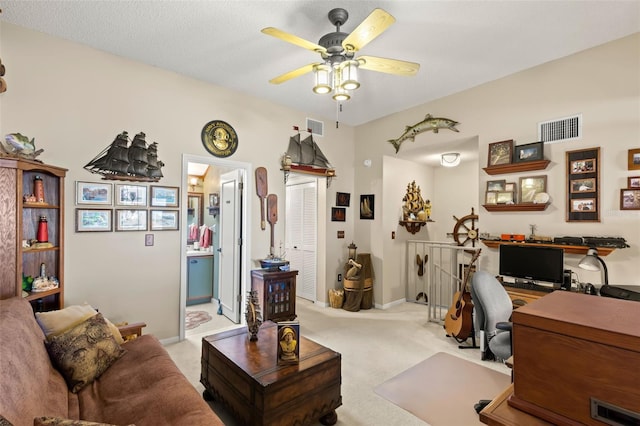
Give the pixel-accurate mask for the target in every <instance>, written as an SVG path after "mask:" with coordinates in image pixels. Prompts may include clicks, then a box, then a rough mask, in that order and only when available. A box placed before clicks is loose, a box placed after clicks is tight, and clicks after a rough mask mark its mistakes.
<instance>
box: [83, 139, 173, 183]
mask: <svg viewBox="0 0 640 426" xmlns="http://www.w3.org/2000/svg"><path fill="white" fill-rule="evenodd" d="M145 136H146V135H145V134H144V133H143V132H140V133H138V134H137V135H135V137H134V138H133V140H132V141H131V143H129V134H128V133H127V132H126V131H123V132H122V133H120V134H119V135H117V136H116V138H115V139H114V141H113V142H112V143H111V144H110V145H109V146H107V147H106V148H105V149H104V150H102V152H100V154H98V155H97V156H96V157H95V158H94V159H93V160H91V161H90V162H89V163H87V164H86V165H85V166H84V168H85V169H86V170H88V171H90V172H91V173H96V174H99V175H102V179H104V180H124V181H133V182H158V181H159V180H160V178H162V177H163V175H162V170H161V169H162V167H163V166H164V163H163V162H162V161H159V160H158V143H157V142H153V143H151V144H149V145H147V141H146V140H145Z"/></svg>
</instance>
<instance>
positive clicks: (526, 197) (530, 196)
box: [518, 176, 547, 203]
mask: <svg viewBox="0 0 640 426" xmlns="http://www.w3.org/2000/svg"><path fill="white" fill-rule="evenodd" d="M519 188H520V190H519V191H518V192H519V193H520V202H521V203H533V201H534V200H535V198H536V195H537V194H539V193H541V192H547V176H528V177H521V178H520V185H519Z"/></svg>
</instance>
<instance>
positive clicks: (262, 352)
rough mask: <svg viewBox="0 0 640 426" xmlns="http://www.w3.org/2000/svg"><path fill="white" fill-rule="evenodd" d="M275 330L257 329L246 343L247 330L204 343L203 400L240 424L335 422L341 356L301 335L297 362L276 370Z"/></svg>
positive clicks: (268, 324)
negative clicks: (224, 410)
mask: <svg viewBox="0 0 640 426" xmlns="http://www.w3.org/2000/svg"><path fill="white" fill-rule="evenodd" d="M276 333H277V327H276V324H275V323H272V322H270V321H268V322H266V323H265V324H263V325H262V327H260V331H259V333H258V341H256V342H250V341H249V338H248V336H247V330H246V328H244V327H243V328H238V329H235V330H229V331H225V332H222V333H217V334H213V335H211V336H207V337H204V338H203V339H202V370H201V374H200V382H201V383H202V384H203V385H204V387H205V391H204V392H203V397H204V398H205V399H217V400H219V401H220V402H222V403H223V404H224V405H225V406H227V407H228V408H229V409H230V410H231V411H232V412H233V414H234V416H235V417H236V418H237V419H238V420H239V421H240V423H241V424H244V425H251V426H253V425H263V426H266V425H269V426H285V425H306V424H311V423H314V422H316V421H318V420H320V422H321V423H322V424H325V425H333V424H335V423H336V422H337V420H338V416H337V414H336V411H335V410H336V408H338V407H339V406H340V405H342V396H341V395H340V384H341V380H342V376H341V355H340V354H339V353H338V352H335V351H332V350H331V349H329V348H326V347H324V346H322V345H320V344H318V343H316V342H314V341H312V340H309V339H306V338H305V337H303V336H300V338H299V340H298V341H299V345H300V362H299V364H297V365H286V366H278V365H277V360H276V352H277V344H278V341H277V336H276Z"/></svg>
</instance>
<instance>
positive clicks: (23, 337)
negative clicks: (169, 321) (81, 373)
mask: <svg viewBox="0 0 640 426" xmlns="http://www.w3.org/2000/svg"><path fill="white" fill-rule="evenodd" d="M107 321H108V320H107ZM89 322H91V323H92V324H93V326H92V327H93V328H91V329H90V330H91V331H89V332H87V335H89V337H91V339H93V340H100V339H102V337H105V336H103V335H102V334H104V332H103V331H100V330H103V329H102V328H101V327H102V326H101V324H104V319H102V315H101V314H97V315H94V316H93V318H92V319H91V321H89V320H87V321H85V323H89ZM96 324H97V325H96ZM77 329H78V327H74V330H76V331H77ZM96 330H98V331H96ZM101 333H102V334H101ZM67 334H68V333H67V332H65V333H64V335H65V336H66V335H67ZM96 336H98V337H96ZM101 336H102V337H101ZM56 338H57V337H56ZM91 339H89V340H91ZM103 340H104V341H102V340H100V344H101V345H103V344H104V345H107V346H108V347H109V348H111V351H112V352H113V351H115V352H114V353H115V354H116V355H115V357H114V358H115V359H112V360H110V361H109V363H107V364H108V365H107V364H104V359H103V358H99V359H98V360H97V361H96V362H95V364H96V365H102V364H104V366H105V367H106V368H105V369H104V371H103V372H100V374H99V375H98V377H97V378H96V379H94V380H92V381H88V382H87V383H80V384H78V382H77V381H75V382H74V381H73V380H70V379H69V377H68V371H67V370H64V368H63V366H62V361H60V360H58V359H57V358H56V357H54V356H53V354H54V352H55V351H54V348H53V341H52V340H49V338H48V335H45V332H44V331H43V328H42V327H41V325H40V324H39V320H36V317H35V315H34V312H33V310H32V307H31V304H30V303H29V302H28V301H26V300H24V299H22V298H20V297H13V298H10V299H5V300H0V425H4V424H12V425H14V426H27V425H28V426H31V425H36V426H37V425H41V424H85V423H84V422H67V421H69V420H72V421H73V420H76V421H77V420H83V421H86V424H94V422H95V423H101V424H110V425H136V426H144V425H149V426H151V425H153V426H159V425H172V426H173V425H190V426H192V425H196V426H197V425H207V426H211V425H223V424H224V423H223V422H222V421H221V420H220V419H219V418H218V417H217V416H216V414H215V413H214V412H213V411H212V409H211V408H210V407H209V405H208V404H207V403H206V402H205V401H204V400H203V399H202V397H201V396H200V394H199V393H198V391H196V389H195V388H194V387H193V386H192V385H191V383H190V382H189V381H188V380H187V378H186V377H185V376H184V375H183V374H182V373H181V372H180V370H179V369H178V367H177V366H176V365H175V363H174V362H173V360H172V359H171V358H170V356H169V354H168V353H167V351H166V350H165V349H164V348H163V347H162V345H161V344H160V342H159V341H158V340H157V339H156V338H155V337H154V336H153V335H150V334H149V335H141V336H139V337H137V338H135V339H132V340H128V341H125V342H123V343H122V344H120V343H118V342H116V339H113V338H105V339H103ZM120 341H121V342H122V340H120ZM67 342H68V341H63V340H61V341H58V342H57V343H58V349H60V348H61V347H62V349H64V346H65V345H67V344H68V343H67ZM114 342H115V343H114ZM107 346H104V347H103V346H100V349H99V350H98V351H97V352H98V353H99V354H100V356H101V357H103V356H104V353H105V352H108V350H105V349H104V348H105V347H107ZM76 352H77V351H76ZM77 355H78V354H77V353H76V354H73V356H77ZM194 362H199V360H194ZM61 368H62V370H60V369H61ZM71 370H73V368H71ZM61 371H62V372H61ZM72 385H73V386H72ZM63 420H64V421H63Z"/></svg>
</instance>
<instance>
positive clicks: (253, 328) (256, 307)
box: [245, 290, 262, 342]
mask: <svg viewBox="0 0 640 426" xmlns="http://www.w3.org/2000/svg"><path fill="white" fill-rule="evenodd" d="M245 316H246V319H247V329H248V330H249V341H251V342H255V341H257V340H258V330H260V326H261V325H262V313H261V312H260V302H259V301H258V292H257V291H255V290H251V291H249V298H248V299H247V312H246V313H245Z"/></svg>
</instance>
